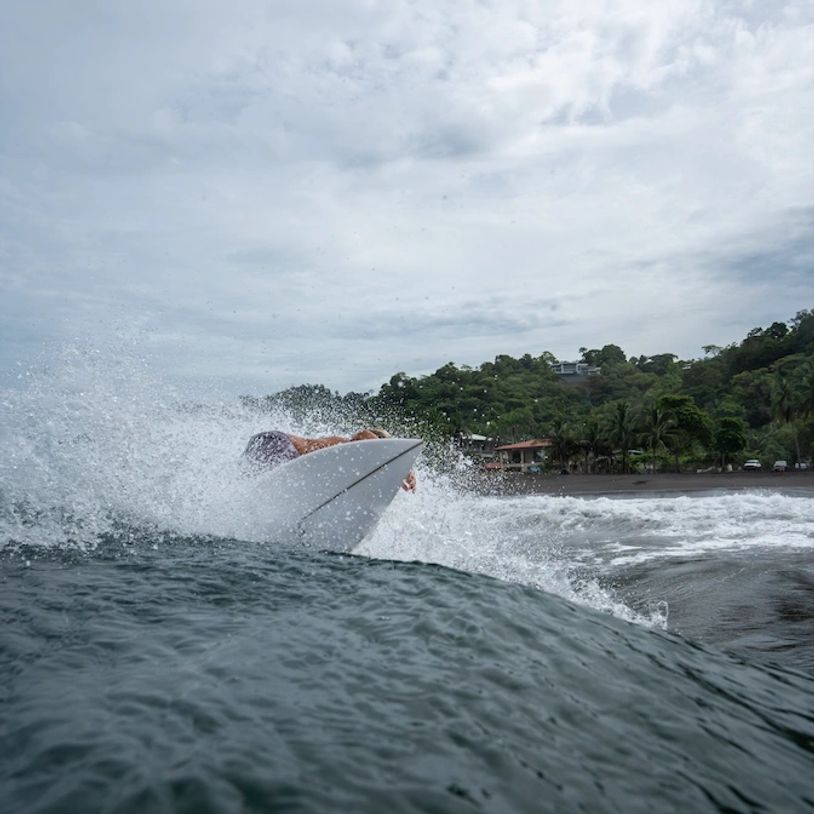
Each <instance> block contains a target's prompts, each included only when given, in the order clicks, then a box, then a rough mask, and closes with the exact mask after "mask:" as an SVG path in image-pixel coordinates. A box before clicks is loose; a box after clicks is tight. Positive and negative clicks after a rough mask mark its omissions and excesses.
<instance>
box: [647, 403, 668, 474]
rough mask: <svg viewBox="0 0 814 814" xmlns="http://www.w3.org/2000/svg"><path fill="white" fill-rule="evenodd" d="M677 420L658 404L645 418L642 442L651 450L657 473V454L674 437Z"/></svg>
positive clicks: (650, 408) (650, 409)
mask: <svg viewBox="0 0 814 814" xmlns="http://www.w3.org/2000/svg"><path fill="white" fill-rule="evenodd" d="M675 426H676V419H675V418H673V417H672V416H670V415H668V414H667V413H666V412H665V411H664V410H663V409H662V408H661V407H659V406H658V404H652V405H651V406H650V407H649V409H648V410H647V411H646V413H645V416H644V430H643V431H642V435H641V437H642V440H643V441H644V443H645V444H646V445H647V447H648V448H649V450H650V460H651V463H652V467H653V471H654V472H655V471H656V452H657V451H658V450H659V449H661V448H662V447H665V446H666V443H667V441H668V440H670V439H671V438H672V437H673V434H674V428H675Z"/></svg>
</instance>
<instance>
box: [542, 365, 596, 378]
mask: <svg viewBox="0 0 814 814" xmlns="http://www.w3.org/2000/svg"><path fill="white" fill-rule="evenodd" d="M551 369H552V370H553V371H554V372H555V373H556V374H557V375H558V376H559V377H560V378H561V379H565V380H579V379H583V378H586V377H588V376H598V375H599V374H600V373H601V372H602V368H601V367H598V366H597V365H589V364H588V363H587V362H552V363H551Z"/></svg>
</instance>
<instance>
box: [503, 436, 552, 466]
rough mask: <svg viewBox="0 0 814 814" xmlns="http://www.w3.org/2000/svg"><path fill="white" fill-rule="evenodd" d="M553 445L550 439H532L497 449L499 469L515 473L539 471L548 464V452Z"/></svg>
mask: <svg viewBox="0 0 814 814" xmlns="http://www.w3.org/2000/svg"><path fill="white" fill-rule="evenodd" d="M551 444H552V441H551V439H550V438H530V439H529V440H528V441H519V442H518V443H516V444H503V445H501V446H499V447H495V452H497V454H498V460H497V463H498V464H499V468H500V469H506V470H510V471H514V472H535V471H539V470H540V469H542V467H543V466H544V464H545V462H546V459H547V454H546V450H547V449H548V448H549V447H550V446H551Z"/></svg>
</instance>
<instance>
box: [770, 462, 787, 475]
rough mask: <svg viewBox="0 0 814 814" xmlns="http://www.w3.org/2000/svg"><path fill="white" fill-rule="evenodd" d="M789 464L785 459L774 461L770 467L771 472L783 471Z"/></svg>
mask: <svg viewBox="0 0 814 814" xmlns="http://www.w3.org/2000/svg"><path fill="white" fill-rule="evenodd" d="M788 468H789V465H788V464H787V463H786V462H785V461H775V462H774V466H773V467H772V472H785V471H786V470H787V469H788Z"/></svg>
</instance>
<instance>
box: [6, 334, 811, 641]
mask: <svg viewBox="0 0 814 814" xmlns="http://www.w3.org/2000/svg"><path fill="white" fill-rule="evenodd" d="M0 409H2V413H3V415H2V422H1V423H0V550H3V549H5V550H6V551H12V550H15V549H17V548H19V547H20V546H26V547H29V548H32V549H36V548H40V549H46V550H47V549H53V548H69V549H80V550H91V549H93V548H94V547H95V546H96V545H98V543H99V541H100V540H101V539H102V538H113V539H114V540H119V541H121V542H122V543H123V544H125V545H127V544H129V542H130V541H132V539H134V538H135V537H138V538H139V539H144V537H145V532H151V533H152V539H154V540H160V539H161V535H162V534H174V535H182V536H185V537H193V538H202V544H205V541H204V539H203V538H208V539H211V538H231V539H236V540H246V541H256V542H268V540H267V534H268V532H267V529H266V528H265V527H264V526H263V525H262V523H261V522H259V520H258V518H257V517H256V513H253V511H252V509H253V505H254V504H253V501H254V502H255V504H256V501H257V499H258V498H257V496H256V492H253V491H252V490H251V488H250V486H249V485H248V484H247V481H246V479H245V478H244V477H243V476H242V475H241V473H240V470H239V456H240V452H241V451H242V449H243V448H244V446H245V443H246V440H247V439H248V438H249V436H250V435H252V434H253V433H255V432H257V431H259V430H264V429H271V428H276V429H281V430H283V431H290V432H298V433H302V434H312V433H325V434H331V433H335V432H342V433H347V432H349V431H351V430H352V429H354V427H353V422H352V420H349V419H348V417H347V416H343V417H342V419H341V422H340V421H339V420H338V419H337V417H336V416H330V415H314V416H310V417H309V418H308V423H307V425H306V424H303V423H302V421H299V422H298V421H297V420H295V419H294V417H292V416H291V415H287V414H285V413H282V412H280V411H277V412H273V413H272V412H264V413H260V412H258V411H257V410H253V409H249V408H247V407H245V406H241V405H240V404H238V403H233V404H225V403H210V404H200V403H190V402H189V401H188V400H185V399H184V397H183V394H181V393H179V392H178V391H177V390H173V389H172V388H170V387H168V386H167V385H166V384H164V383H163V382H161V381H160V380H157V379H156V378H155V377H153V376H152V375H151V373H150V370H149V365H148V364H147V363H145V362H143V361H142V360H140V359H138V357H133V356H131V357H128V356H127V355H126V353H124V352H122V351H121V350H120V351H119V353H118V354H117V357H116V358H115V359H112V358H111V356H110V355H104V354H101V353H99V352H97V351H92V350H91V351H88V350H82V349H77V348H67V349H65V350H64V351H63V352H62V354H61V356H60V357H59V358H58V359H57V360H56V361H55V363H54V364H53V365H52V367H51V368H50V369H49V370H42V371H40V372H38V373H36V374H32V375H30V376H29V377H28V382H27V385H26V386H24V387H22V388H20V389H16V390H9V391H5V392H3V394H2V396H1V397H0ZM431 453H432V454H429V455H427V456H425V460H424V462H423V463H422V464H421V465H420V466H419V467H418V475H419V491H418V493H417V494H415V495H408V494H399V495H398V496H397V497H396V499H395V500H394V502H393V504H392V506H391V508H390V509H389V510H388V512H387V514H386V515H385V518H384V520H383V521H382V523H381V524H380V525H379V527H378V528H377V529H376V530H375V532H374V533H373V535H372V536H371V537H370V538H369V539H368V540H366V541H364V542H363V543H362V544H361V545H360V546H359V547H358V548H357V550H356V552H355V553H357V554H361V555H364V556H368V557H378V558H384V559H399V560H418V561H422V562H428V563H438V564H441V565H444V566H447V567H451V568H456V569H459V570H463V571H470V572H477V573H483V574H488V575H490V576H493V577H496V578H498V579H502V580H509V581H515V582H522V583H524V584H529V585H535V586H537V587H539V588H541V589H543V590H546V591H549V592H552V593H557V594H560V595H562V596H565V597H566V598H568V599H569V600H572V601H575V602H580V603H582V604H587V605H590V606H591V607H595V608H598V609H601V610H605V611H609V612H611V613H614V614H615V615H618V616H622V617H624V618H628V619H631V620H634V621H638V622H645V623H648V624H658V625H663V624H664V621H665V618H666V610H665V609H664V607H663V606H662V605H661V604H660V603H659V601H658V599H656V600H654V602H653V603H652V606H651V607H649V608H647V609H645V610H643V611H642V610H637V611H633V610H631V609H630V608H629V607H627V606H626V605H625V604H624V603H623V602H621V601H619V600H618V599H617V598H616V596H615V595H614V593H613V591H612V590H611V589H609V588H608V587H606V586H603V585H602V584H600V583H601V579H600V578H599V577H600V576H601V571H602V568H603V567H614V566H618V565H621V564H625V563H638V562H644V561H647V560H652V559H657V558H665V557H677V556H701V555H703V554H704V553H706V552H711V551H714V550H719V549H721V548H732V549H743V548H748V547H750V546H753V547H769V546H774V547H783V546H786V547H798V548H810V547H814V502H812V501H811V500H809V499H802V498H792V497H788V496H784V495H778V494H768V493H767V494H757V493H739V494H722V495H714V496H693V497H674V498H667V497H650V498H641V499H627V500H615V499H610V498H572V497H548V496H529V497H522V498H498V497H484V496H480V495H477V494H475V493H473V492H472V491H467V489H466V488H465V486H462V484H465V481H466V471H467V466H466V463H465V461H463V460H462V459H457V458H455V456H454V454H453V453H452V452H451V451H448V450H446V451H445V450H440V449H435V450H432V451H431ZM442 463H443V465H441V464H442ZM268 499H269V500H272V499H273V496H269V498H268ZM131 530H135V533H133V534H131ZM27 556H28V555H27ZM598 575H599V576H598Z"/></svg>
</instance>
